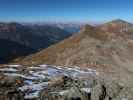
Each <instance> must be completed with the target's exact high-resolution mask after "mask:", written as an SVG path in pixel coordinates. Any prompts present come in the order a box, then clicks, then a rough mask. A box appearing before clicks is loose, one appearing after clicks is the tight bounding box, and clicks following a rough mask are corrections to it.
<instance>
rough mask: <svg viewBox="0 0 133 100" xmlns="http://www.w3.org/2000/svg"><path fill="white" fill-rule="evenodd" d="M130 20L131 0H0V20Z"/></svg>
mask: <svg viewBox="0 0 133 100" xmlns="http://www.w3.org/2000/svg"><path fill="white" fill-rule="evenodd" d="M117 18H121V19H124V20H127V21H132V22H133V0H0V21H25V22H27V21H28V22H32V21H57V22H60V21H61V22H62V21H63V22H64V21H66V22H71V21H79V22H87V21H91V22H93V21H95V22H97V21H98V22H102V21H108V20H112V19H117Z"/></svg>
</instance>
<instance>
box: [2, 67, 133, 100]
mask: <svg viewBox="0 0 133 100" xmlns="http://www.w3.org/2000/svg"><path fill="white" fill-rule="evenodd" d="M101 76H103V77H104V78H103V77H101ZM105 76H106V75H104V74H102V73H100V72H97V71H96V70H94V69H89V68H82V69H81V68H79V67H77V66H73V67H70V66H69V67H68V66H53V65H38V66H21V65H5V66H1V67H0V100H133V96H132V95H133V90H132V88H128V87H125V86H123V85H122V84H121V83H119V82H117V81H115V80H112V79H110V78H109V77H108V78H105Z"/></svg>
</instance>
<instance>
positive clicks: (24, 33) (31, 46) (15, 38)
mask: <svg viewBox="0 0 133 100" xmlns="http://www.w3.org/2000/svg"><path fill="white" fill-rule="evenodd" d="M71 35H72V33H70V32H67V31H66V30H63V29H60V28H59V27H56V26H53V25H37V24H32V25H30V24H28V25H23V24H20V23H0V41H1V44H2V45H1V48H2V50H1V51H0V54H2V55H0V59H3V60H4V59H8V58H14V57H16V56H20V55H21V56H24V55H28V54H30V53H33V52H37V51H39V50H41V49H44V48H47V47H48V46H50V45H52V44H54V43H57V42H59V41H61V40H63V39H65V38H67V37H69V36H71ZM8 46H9V47H8ZM7 48H9V49H8V50H7ZM5 50H6V51H5ZM4 51H5V52H4ZM29 51H30V52H29ZM14 52H15V53H14ZM23 54H24V55H23ZM3 60H1V62H2V61H3Z"/></svg>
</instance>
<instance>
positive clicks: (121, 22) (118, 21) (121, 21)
mask: <svg viewBox="0 0 133 100" xmlns="http://www.w3.org/2000/svg"><path fill="white" fill-rule="evenodd" d="M108 23H119V24H130V23H129V22H127V21H125V20H122V19H115V20H112V21H111V22H108Z"/></svg>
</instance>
